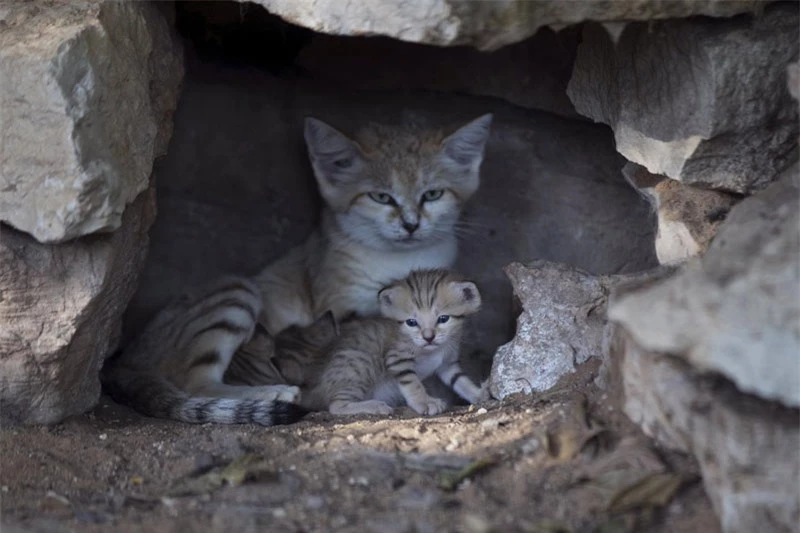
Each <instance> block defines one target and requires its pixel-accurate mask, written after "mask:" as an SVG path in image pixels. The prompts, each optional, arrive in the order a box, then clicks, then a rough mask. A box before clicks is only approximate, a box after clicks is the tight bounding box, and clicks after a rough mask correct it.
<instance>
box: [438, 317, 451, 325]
mask: <svg viewBox="0 0 800 533" xmlns="http://www.w3.org/2000/svg"><path fill="white" fill-rule="evenodd" d="M448 320H450V315H441V316H440V317H439V319H438V320H437V322H438V323H439V324H444V323H445V322H447V321H448Z"/></svg>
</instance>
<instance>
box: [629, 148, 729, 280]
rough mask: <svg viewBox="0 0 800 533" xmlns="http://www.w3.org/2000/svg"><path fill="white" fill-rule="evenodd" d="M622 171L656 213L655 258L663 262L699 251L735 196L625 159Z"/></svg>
mask: <svg viewBox="0 0 800 533" xmlns="http://www.w3.org/2000/svg"><path fill="white" fill-rule="evenodd" d="M622 174H623V175H624V176H625V177H626V179H627V180H628V181H629V182H630V183H631V185H633V186H634V187H636V188H637V189H638V190H639V191H640V192H641V193H642V194H643V195H644V196H645V197H646V198H647V199H648V200H649V201H650V203H651V205H652V206H653V210H654V211H655V212H656V218H657V231H656V238H655V249H656V257H658V261H659V262H660V263H661V264H662V265H664V264H671V263H677V262H681V261H684V260H686V259H689V258H690V257H694V256H695V255H698V254H702V253H704V252H705V251H706V249H707V248H708V245H709V244H710V243H711V239H713V238H714V235H716V233H717V229H718V228H719V226H720V225H721V224H722V223H723V221H724V220H725V218H726V217H727V216H728V212H729V211H730V210H731V207H732V206H733V205H734V204H736V203H737V202H738V201H739V197H738V196H735V195H732V194H728V193H726V192H722V191H715V190H711V189H700V188H697V187H692V186H691V185H684V184H683V183H681V182H679V181H676V180H673V179H669V178H667V177H665V176H657V175H655V174H651V173H649V172H648V171H647V169H646V168H644V167H643V166H641V165H637V164H636V163H631V162H628V163H627V164H626V165H625V167H623V169H622Z"/></svg>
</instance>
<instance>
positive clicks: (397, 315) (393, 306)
mask: <svg viewBox="0 0 800 533" xmlns="http://www.w3.org/2000/svg"><path fill="white" fill-rule="evenodd" d="M407 302H408V293H407V291H406V290H404V289H403V287H401V286H400V285H390V286H388V287H386V288H385V289H382V290H381V291H380V292H379V293H378V304H379V305H380V310H381V315H382V316H384V317H386V318H392V319H394V320H405V319H406V318H408V317H407V316H406V314H407V313H406V311H405V310H406V308H407V307H408V306H407Z"/></svg>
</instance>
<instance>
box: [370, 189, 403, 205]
mask: <svg viewBox="0 0 800 533" xmlns="http://www.w3.org/2000/svg"><path fill="white" fill-rule="evenodd" d="M369 197H370V198H371V199H372V200H374V201H376V202H378V203H379V204H384V205H395V204H396V203H397V202H395V201H394V198H392V196H391V195H390V194H386V193H385V192H371V193H369Z"/></svg>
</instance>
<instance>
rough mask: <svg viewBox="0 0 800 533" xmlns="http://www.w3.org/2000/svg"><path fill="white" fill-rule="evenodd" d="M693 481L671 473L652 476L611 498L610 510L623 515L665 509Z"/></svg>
mask: <svg viewBox="0 0 800 533" xmlns="http://www.w3.org/2000/svg"><path fill="white" fill-rule="evenodd" d="M691 479H693V478H689V477H687V476H685V475H682V474H675V473H671V472H659V473H655V474H650V475H649V476H646V477H644V478H643V479H641V480H639V481H637V482H636V483H634V484H633V485H629V486H627V487H625V488H623V489H622V490H620V491H619V492H617V494H615V495H614V497H612V498H611V502H610V503H609V504H608V510H609V512H611V513H623V512H625V511H630V510H632V509H639V508H654V507H664V506H665V505H667V504H668V503H669V502H670V500H672V498H673V497H674V496H675V494H676V493H677V492H678V489H680V488H681V486H683V485H684V484H685V483H686V482H688V481H690V480H691Z"/></svg>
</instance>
